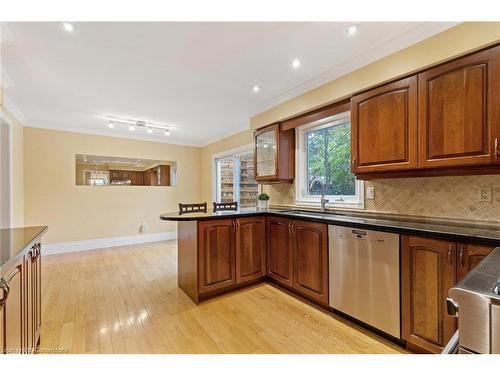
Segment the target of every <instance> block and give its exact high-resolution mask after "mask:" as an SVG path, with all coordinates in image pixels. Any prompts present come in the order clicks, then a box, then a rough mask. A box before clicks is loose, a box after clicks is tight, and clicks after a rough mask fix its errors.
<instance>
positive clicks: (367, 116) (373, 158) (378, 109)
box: [351, 76, 417, 173]
mask: <svg viewBox="0 0 500 375" xmlns="http://www.w3.org/2000/svg"><path fill="white" fill-rule="evenodd" d="M351 108H352V115H351V122H352V141H351V143H352V150H353V155H352V170H353V172H355V173H362V172H377V171H387V170H404V169H412V168H416V167H417V77H416V76H413V77H409V78H406V79H403V80H400V81H397V82H393V83H390V84H388V85H385V86H382V87H378V88H376V89H373V90H370V91H368V92H365V93H362V94H359V95H356V96H354V97H353V98H352V101H351Z"/></svg>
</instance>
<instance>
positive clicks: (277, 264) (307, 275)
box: [267, 217, 328, 303]
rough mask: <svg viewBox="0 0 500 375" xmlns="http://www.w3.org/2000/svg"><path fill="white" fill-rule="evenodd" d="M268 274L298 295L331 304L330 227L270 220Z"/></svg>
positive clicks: (268, 225)
mask: <svg viewBox="0 0 500 375" xmlns="http://www.w3.org/2000/svg"><path fill="white" fill-rule="evenodd" d="M267 230H268V254H267V263H268V269H267V275H268V276H269V277H270V278H271V279H274V280H276V281H278V282H279V283H280V284H283V285H285V286H287V287H290V288H292V289H293V290H294V291H296V292H297V293H300V294H302V295H304V296H306V297H309V298H312V299H314V300H317V301H319V302H324V303H328V226H327V225H326V224H321V223H314V222H309V221H301V220H289V219H284V218H277V217H269V218H268V220H267Z"/></svg>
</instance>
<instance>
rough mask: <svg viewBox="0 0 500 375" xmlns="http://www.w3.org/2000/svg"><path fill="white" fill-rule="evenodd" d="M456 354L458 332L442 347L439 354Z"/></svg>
mask: <svg viewBox="0 0 500 375" xmlns="http://www.w3.org/2000/svg"><path fill="white" fill-rule="evenodd" d="M457 353H458V330H457V331H456V332H455V334H454V335H453V336H452V338H451V339H450V341H448V344H446V346H445V347H444V349H443V351H442V352H441V354H457Z"/></svg>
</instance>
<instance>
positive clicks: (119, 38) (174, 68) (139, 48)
mask: <svg viewBox="0 0 500 375" xmlns="http://www.w3.org/2000/svg"><path fill="white" fill-rule="evenodd" d="M455 24H456V23H444V22H437V23H436V22H434V23H428V22H420V23H419V22H404V23H389V22H373V23H361V24H360V28H359V32H358V33H357V34H356V35H354V36H350V35H347V34H346V32H345V30H346V28H347V27H348V26H349V25H350V23H340V22H309V23H306V22H304V23H291V22H281V23H280V22H271V23H168V22H163V23H143V22H135V23H134V22H115V23H112V22H104V23H98V22H89V23H76V25H77V32H76V33H74V34H68V33H65V32H63V31H62V30H61V28H60V27H59V25H58V23H56V22H44V23H33V22H31V23H29V22H15V23H3V24H2V26H3V27H2V28H3V33H2V39H3V42H2V55H1V67H2V70H3V72H2V76H3V78H4V83H3V85H4V86H6V88H5V99H6V100H5V102H6V106H9V105H10V106H11V107H12V108H13V111H14V110H15V109H14V104H15V106H16V107H17V110H15V111H16V112H19V113H20V114H19V115H21V114H22V116H23V117H24V118H23V120H24V121H25V124H26V125H27V126H32V127H43V128H54V129H63V130H69V131H78V132H86V133H94V134H104V135H106V134H108V135H114V136H119V137H132V138H136V139H149V140H154V141H159V142H169V143H180V144H190V145H204V144H207V143H210V142H212V141H214V140H217V139H220V138H224V137H226V136H229V135H231V134H234V133H237V132H239V131H242V130H244V129H247V128H248V126H249V118H250V117H251V116H252V115H254V114H256V113H258V112H260V111H262V110H265V109H268V108H270V107H272V106H274V105H276V104H278V103H280V102H282V101H285V100H287V99H290V98H292V97H294V96H296V95H299V94H301V93H303V92H305V91H307V90H310V89H312V88H314V87H317V86H319V85H321V84H323V83H325V82H327V81H329V80H332V79H335V78H337V77H339V76H341V75H344V74H346V73H349V72H350V71H353V70H355V69H357V68H359V67H361V66H363V65H366V64H368V63H370V62H372V61H375V60H378V59H380V58H382V57H384V56H386V55H389V54H391V53H393V52H395V51H397V50H400V49H402V48H404V47H407V46H409V45H411V44H414V43H416V42H418V41H420V40H423V39H425V38H428V37H429V36H431V35H434V34H436V33H439V32H441V31H443V30H445V29H447V28H449V27H452V26H454V25H455ZM294 58H298V59H300V60H301V62H302V65H301V67H300V68H299V69H293V68H292V67H291V61H292V60H293V59H294ZM254 85H258V86H260V88H261V90H260V91H259V92H258V93H254V92H253V91H252V87H253V86H254ZM106 116H113V117H119V118H127V119H137V120H145V121H151V122H154V123H159V124H165V125H171V126H172V128H171V129H172V130H171V136H170V137H165V136H164V135H163V134H162V133H160V132H158V133H155V134H152V135H149V134H147V133H146V131H145V129H136V131H135V132H133V133H131V132H129V130H128V128H127V127H116V128H115V129H108V128H107V122H106V119H105V117H106Z"/></svg>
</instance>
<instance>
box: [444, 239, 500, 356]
mask: <svg viewBox="0 0 500 375" xmlns="http://www.w3.org/2000/svg"><path fill="white" fill-rule="evenodd" d="M448 295H449V298H448V301H447V302H448V313H449V314H450V315H455V316H458V333H457V334H456V335H455V337H454V339H452V340H451V341H450V343H449V345H447V347H446V348H445V350H444V351H443V353H446V354H447V353H454V352H457V351H458V353H459V354H460V353H484V354H500V248H496V249H495V250H493V252H491V253H490V254H489V255H488V256H487V257H486V258H485V259H483V261H482V262H481V263H479V265H478V266H476V267H475V268H474V269H473V270H472V271H471V272H470V273H469V274H468V275H467V276H466V277H465V278H464V279H463V280H462V281H460V282H459V283H458V284H457V285H456V286H455V287H453V288H451V289H450V290H449V292H448ZM453 340H455V341H456V342H457V344H456V346H457V348H456V349H455V350H453Z"/></svg>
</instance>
